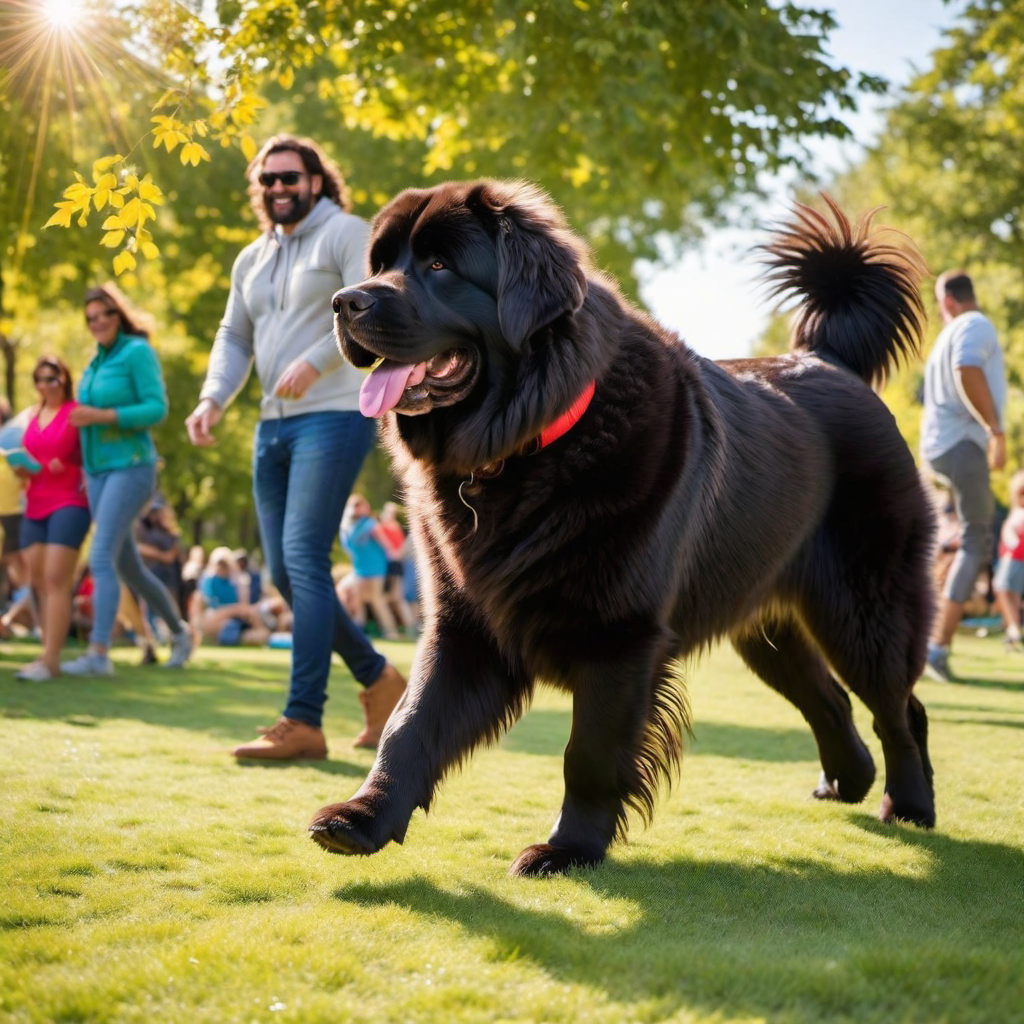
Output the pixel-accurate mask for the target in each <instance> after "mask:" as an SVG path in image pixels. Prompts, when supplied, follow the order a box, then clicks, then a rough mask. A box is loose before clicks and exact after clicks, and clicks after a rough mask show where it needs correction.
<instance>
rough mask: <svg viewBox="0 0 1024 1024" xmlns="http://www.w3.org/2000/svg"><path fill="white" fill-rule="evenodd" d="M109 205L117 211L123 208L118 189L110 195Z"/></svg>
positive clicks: (122, 198)
mask: <svg viewBox="0 0 1024 1024" xmlns="http://www.w3.org/2000/svg"><path fill="white" fill-rule="evenodd" d="M110 205H111V206H113V207H116V208H117V209H118V210H120V209H121V207H122V206H124V196H123V195H121V190H120V189H118V190H117V191H116V192H111V193H110Z"/></svg>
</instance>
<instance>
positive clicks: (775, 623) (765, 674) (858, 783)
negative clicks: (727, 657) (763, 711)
mask: <svg viewBox="0 0 1024 1024" xmlns="http://www.w3.org/2000/svg"><path fill="white" fill-rule="evenodd" d="M732 642H733V646H734V647H735V648H736V650H737V652H738V653H739V655H740V657H741V658H743V660H744V661H745V662H746V663H747V665H749V666H750V668H751V669H753V671H754V672H756V673H757V674H758V675H759V676H760V677H761V679H763V680H764V681H765V682H766V683H767V684H768V685H769V686H770V687H771V688H772V689H773V690H776V691H777V692H778V693H781V694H782V696H783V697H785V698H786V699H787V700H788V701H790V702H791V703H792V704H794V705H796V707H797V708H798V709H799V711H800V713H801V714H802V715H803V716H804V718H805V719H806V721H807V724H808V725H809V726H810V727H811V730H812V732H813V733H814V739H815V742H816V743H817V744H818V756H819V758H820V760H821V769H822V774H821V781H820V783H819V784H818V787H817V789H815V790H814V796H816V797H818V798H819V799H823V800H842V801H844V802H845V803H859V802H860V801H861V800H863V799H864V797H865V796H866V795H867V792H868V790H869V789H870V788H871V784H872V783H873V782H874V780H875V764H874V761H873V760H872V758H871V754H870V752H869V751H868V748H867V747H866V746H865V745H864V742H863V740H862V739H861V738H860V736H859V735H858V733H857V730H856V728H855V726H854V724H853V711H852V708H851V706H850V698H849V697H848V696H847V694H846V691H845V690H844V689H843V688H842V686H840V685H839V683H838V682H836V680H835V679H834V678H833V677H832V674H831V673H830V672H829V670H828V667H827V666H826V664H825V661H824V659H823V658H822V657H821V654H820V653H819V652H818V651H817V650H815V649H814V647H813V646H812V645H811V643H810V642H809V640H808V639H807V637H806V635H805V634H804V632H803V630H802V629H801V628H800V626H799V625H798V624H797V623H796V622H795V621H794V620H793V619H791V618H788V617H781V616H776V617H772V618H770V619H765V620H759V621H757V622H755V623H753V624H751V625H749V626H747V627H746V628H745V629H744V630H743V631H742V632H738V633H736V634H734V635H733V637H732Z"/></svg>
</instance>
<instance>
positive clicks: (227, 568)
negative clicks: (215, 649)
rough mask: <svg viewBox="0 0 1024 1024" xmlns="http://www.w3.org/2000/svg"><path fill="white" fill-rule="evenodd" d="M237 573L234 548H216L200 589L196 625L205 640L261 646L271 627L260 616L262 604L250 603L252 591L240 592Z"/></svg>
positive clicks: (194, 624)
mask: <svg viewBox="0 0 1024 1024" xmlns="http://www.w3.org/2000/svg"><path fill="white" fill-rule="evenodd" d="M237 575H238V566H237V565H236V564H235V560H234V557H233V556H232V554H231V549H230V548H226V547H219V548H214V550H213V552H212V553H211V554H210V561H209V566H208V569H207V571H206V572H205V573H204V574H203V578H202V579H201V580H200V581H199V588H198V590H197V591H196V595H195V600H194V602H193V614H194V620H193V623H192V624H193V626H194V627H195V628H196V629H198V630H199V632H200V633H201V634H202V637H203V639H204V640H207V641H209V642H211V643H216V644H219V645H220V646H221V647H237V646H238V645H239V644H244V645H245V646H247V647H260V646H262V645H263V644H265V643H266V642H267V639H268V638H269V636H270V630H269V629H267V627H266V626H265V625H264V624H263V621H262V619H261V618H260V610H259V607H258V606H257V605H253V604H250V603H249V600H248V594H245V595H242V594H239V591H238V583H237Z"/></svg>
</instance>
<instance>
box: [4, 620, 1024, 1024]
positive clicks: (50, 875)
mask: <svg viewBox="0 0 1024 1024" xmlns="http://www.w3.org/2000/svg"><path fill="white" fill-rule="evenodd" d="M384 649H385V650H386V652H387V653H388V655H389V656H390V657H391V658H393V660H395V662H396V663H397V664H399V665H400V666H402V667H405V668H407V667H408V664H409V661H410V659H411V656H412V647H411V646H410V645H403V644H395V645H387V644H385V645H384ZM33 651H34V649H33V648H32V647H31V646H28V645H13V646H12V645H4V646H3V647H0V655H2V656H0V707H2V708H3V716H4V717H3V718H0V725H2V728H3V741H2V745H0V768H2V779H3V785H2V789H0V844H2V845H0V1021H4V1022H46V1024H51V1022H108V1021H109V1022H129V1021H146V1022H147V1024H148V1022H152V1021H168V1022H175V1024H179V1022H181V1024H184V1022H205V1021H209V1022H218V1024H227V1022H236V1021H237V1022H242V1024H248V1022H280V1024H285V1022H295V1024H300V1022H301V1024H319V1022H323V1024H339V1022H348V1021H352V1022H368V1024H369V1022H387V1021H395V1022H410V1021H412V1022H461V1021H488V1022H491V1021H493V1022H517V1024H518V1022H565V1024H570V1022H571V1024H576V1022H581V1021H585V1022H590V1021H595V1022H607V1024H623V1022H633V1021H674V1022H701V1024H739V1022H744V1024H749V1022H753V1021H770V1022H773V1024H775V1022H779V1024H797V1022H800V1024H803V1022H806V1024H812V1022H813V1024H818V1022H821V1021H830V1022H831V1021H836V1022H851V1024H853V1022H856V1024H864V1022H875V1021H877V1022H880V1024H883V1022H884V1024H897V1022H908V1021H914V1022H922V1024H925V1022H927V1024H932V1022H935V1024H939V1022H950V1024H954V1022H956V1024H959V1022H964V1024H966V1022H971V1024H975V1022H977V1024H1012V1022H1014V1021H1024V980H1022V979H1024V849H1022V847H1024V802H1022V797H1021V786H1022V780H1024V728H1022V727H1024V658H1022V657H1020V656H1013V655H1004V654H1003V653H1002V649H1001V647H1000V644H999V642H998V641H997V640H991V639H989V640H978V639H975V638H970V637H969V638H962V639H958V644H957V651H956V666H955V667H956V668H957V669H958V670H959V671H960V672H962V673H963V674H964V675H966V676H968V677H970V678H971V680H972V681H971V682H970V683H969V684H955V685H940V684H937V683H930V682H927V681H925V682H922V683H921V684H920V685H919V688H918V689H919V694H920V696H921V698H922V699H923V700H924V702H925V704H926V705H927V707H928V710H929V714H930V718H931V725H932V733H931V735H932V741H931V742H932V755H933V759H934V762H935V773H936V786H937V803H938V814H939V820H938V826H937V828H936V829H935V830H934V831H933V832H930V833H929V832H924V831H921V830H919V829H916V828H914V827H910V826H883V825H880V824H879V823H878V822H877V821H876V820H875V817H874V815H875V812H876V810H877V806H878V803H879V799H880V796H881V779H880V778H879V781H877V782H876V784H875V786H874V788H873V789H872V791H871V793H870V795H869V797H868V799H867V801H865V803H864V804H863V805H859V806H856V807H848V806H845V805H838V804H822V803H818V802H816V801H813V800H812V799H810V797H809V794H810V791H811V789H812V788H813V786H814V784H815V783H816V781H817V776H818V767H817V760H816V755H815V747H814V742H813V740H812V739H811V736H810V733H809V731H808V730H807V729H806V727H805V726H804V724H803V722H802V720H801V719H800V717H799V715H798V714H797V712H796V711H795V710H793V709H792V708H791V707H790V706H789V705H788V704H786V703H785V702H784V701H783V700H782V699H781V698H779V697H777V696H776V695H775V694H773V693H772V692H770V691H769V690H768V689H767V688H766V687H765V686H763V685H762V684H761V683H760V682H758V681H757V680H756V679H755V678H754V677H753V676H751V675H750V674H749V672H747V671H746V670H745V669H744V668H743V666H742V665H741V663H740V662H739V660H738V659H737V658H736V657H735V655H734V654H733V653H732V652H731V651H730V650H728V649H721V650H719V651H716V652H715V653H714V654H713V655H712V656H711V657H710V658H709V659H707V660H706V661H705V662H703V663H702V664H700V665H698V666H696V667H694V668H692V669H690V671H689V673H688V674H689V693H690V701H691V706H692V713H693V721H694V732H695V739H694V740H693V741H692V742H691V743H690V744H689V749H688V753H687V756H686V759H685V761H684V765H683V770H682V775H681V778H680V781H679V782H678V784H677V785H676V786H675V788H674V790H673V792H672V793H671V794H666V795H665V797H664V798H663V799H662V801H661V802H660V805H659V808H658V813H657V817H656V819H655V822H654V824H653V825H652V826H651V827H650V828H649V829H647V830H644V829H643V828H642V827H641V826H640V825H639V824H636V825H635V826H634V828H633V830H632V833H631V840H630V842H629V843H628V844H626V845H618V846H616V847H613V849H612V853H611V856H610V857H609V859H608V861H606V863H605V864H604V865H602V866H601V867H599V868H598V869H596V870H593V871H588V872H578V873H576V874H573V875H571V876H569V877H565V878H557V879H549V880H512V879H509V878H508V877H507V876H506V869H507V867H508V865H509V863H510V862H511V860H512V859H513V858H514V857H515V855H516V854H517V853H518V851H519V850H520V849H521V848H522V847H523V846H525V845H526V844H527V843H530V842H535V841H538V840H541V839H543V838H545V837H546V836H547V834H548V831H549V829H550V827H551V824H552V822H553V819H554V816H555V814H556V812H557V809H558V805H559V803H560V800H561V794H562V785H561V751H562V748H563V747H564V745H565V742H566V739H567V737H568V730H569V723H570V710H569V702H568V701H567V700H566V699H565V698H563V697H562V696H560V695H557V694H555V693H553V692H551V691H548V690H541V691H540V692H539V694H538V699H537V701H536V703H535V706H534V708H533V710H531V711H530V712H529V714H528V715H527V716H526V717H525V718H524V719H523V721H522V722H520V723H519V725H518V726H517V727H516V728H515V729H514V730H513V731H512V732H511V733H510V734H509V736H508V737H507V738H506V739H505V740H504V741H503V742H502V743H501V744H500V745H499V746H498V747H495V748H492V749H487V750H482V751H479V752H478V753H477V754H476V756H475V757H474V759H473V761H472V762H471V764H470V765H469V767H468V768H467V769H466V770H464V771H463V772H461V773H458V774H456V775H454V776H453V777H452V778H450V779H449V780H448V782H447V783H446V784H445V786H444V787H443V788H442V790H441V791H440V794H439V796H438V798H437V800H436V803H435V806H434V809H433V810H432V812H431V813H430V815H429V816H424V815H423V814H422V813H417V815H416V816H415V818H414V820H413V823H412V826H411V827H410V829H409V833H408V836H407V838H406V842H405V845H404V846H402V847H399V846H395V845H391V846H389V847H387V848H386V849H385V850H384V851H382V852H381V853H379V854H377V855H376V856H374V857H370V858H341V857H334V856H331V855H329V854H325V853H324V852H323V851H321V850H319V849H318V848H317V847H315V846H314V845H313V844H312V843H311V842H310V841H309V840H308V838H307V837H306V831H305V829H306V824H307V822H308V820H309V818H310V816H311V814H312V813H313V812H314V811H315V810H316V809H317V808H318V807H319V806H320V805H321V804H323V803H325V802H328V801H334V800H339V799H344V798H346V797H348V796H350V795H351V794H352V793H353V792H354V791H355V789H356V788H357V787H358V785H359V783H360V782H361V780H362V778H363V776H364V774H365V772H366V770H367V769H368V768H369V766H370V764H371V760H372V755H371V754H370V753H368V752H357V751H354V750H352V749H351V747H350V746H348V744H349V742H350V740H351V737H352V736H354V735H355V733H356V731H357V726H358V722H359V706H358V703H357V700H356V686H355V684H354V682H353V681H352V679H351V678H350V677H349V676H348V675H347V673H346V672H345V671H344V669H343V668H341V667H336V668H335V670H334V677H333V679H332V683H331V700H330V702H329V705H328V709H329V710H328V717H327V722H326V727H327V732H328V737H329V740H330V742H331V758H330V760H327V761H324V762H316V763H307V764H302V765H298V766H287V767H240V766H238V765H236V764H235V763H234V761H233V759H232V758H231V757H230V756H229V754H228V751H229V750H230V748H231V747H232V746H233V745H234V744H235V743H237V742H239V741H241V740H243V739H246V738H248V737H250V736H252V735H253V729H254V727H255V726H256V725H260V724H269V723H270V722H272V721H273V720H274V717H275V716H276V714H277V713H278V710H279V707H280V704H281V700H282V696H283V680H284V679H285V677H286V672H287V658H286V655H284V654H282V653H279V652H263V651H260V652H249V651H245V652H224V651H214V650H210V649H206V648H204V649H202V650H200V651H199V653H198V655H197V657H196V659H195V664H194V666H193V667H191V668H189V669H188V670H186V671H184V672H179V673H174V672H168V671H163V670H161V669H159V668H148V669H140V668H135V667H132V665H131V664H130V662H129V661H128V660H121V661H119V663H118V674H117V676H116V678H114V679H105V680H97V681H72V680H59V681H55V682H52V683H47V684H21V683H16V682H14V681H13V678H12V672H11V670H12V669H13V668H15V667H17V664H19V663H21V662H23V661H25V660H27V659H28V657H29V656H30V655H31V654H32V653H33ZM117 653H118V654H120V653H121V652H117ZM123 657H124V658H125V659H130V660H131V661H134V660H135V659H136V658H137V655H136V653H135V652H127V651H126V652H124V653H123ZM856 715H857V721H858V724H859V726H860V728H861V730H862V733H863V735H864V737H865V739H866V740H867V742H868V743H869V745H870V746H871V749H872V751H873V753H874V754H875V756H876V760H878V761H879V762H880V753H879V748H878V743H877V740H876V739H875V737H874V735H873V734H872V732H871V728H870V722H869V719H868V716H867V714H866V711H865V709H864V708H863V706H862V705H859V704H856ZM880 774H881V773H880Z"/></svg>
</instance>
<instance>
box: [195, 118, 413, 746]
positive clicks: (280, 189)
mask: <svg viewBox="0 0 1024 1024" xmlns="http://www.w3.org/2000/svg"><path fill="white" fill-rule="evenodd" d="M248 176H249V198H250V201H251V203H252V207H253V210H254V211H255V213H256V218H257V220H258V221H259V223H260V227H261V228H262V229H263V232H262V234H261V235H260V237H259V238H258V239H256V241H254V242H252V243H251V244H250V245H248V246H247V247H246V248H245V249H243V250H242V252H241V253H240V255H239V256H238V259H237V260H236V261H235V265H234V268H233V270H232V272H231V291H230V294H229V295H228V303H227V309H226V311H225V314H224V318H223V319H222V320H221V324H220V328H219V330H218V331H217V335H216V338H215V339H214V343H213V349H212V351H211V353H210V363H209V368H208V370H207V374H206V380H205V382H204V384H203V387H202V390H201V391H200V397H199V404H198V405H197V406H196V408H195V410H194V411H193V412H192V414H191V415H190V416H189V417H188V419H187V420H186V421H185V423H186V426H187V428H188V434H189V439H190V440H191V442H192V443H193V444H195V445H200V446H207V445H212V444H214V443H215V441H214V436H213V430H214V428H215V427H216V425H217V423H218V422H219V421H220V419H221V417H222V416H223V414H224V409H225V408H226V407H227V405H228V404H229V403H230V402H231V401H232V400H233V399H234V397H235V396H236V395H237V394H238V392H239V391H240V390H241V388H242V386H243V385H244V384H245V381H246V380H247V378H248V376H249V373H250V371H251V369H252V366H253V364H255V366H256V373H257V375H258V377H259V380H260V385H261V388H262V401H261V407H260V422H259V425H258V427H257V429H256V439H255V453H254V458H253V493H254V497H255V501H256V512H257V516H258V518H259V524H260V534H261V537H262V541H263V554H264V558H265V560H266V563H267V566H268V568H269V570H270V574H271V578H272V579H273V581H274V584H275V586H276V587H277V588H278V590H280V592H281V594H282V596H283V597H284V598H285V600H286V601H287V602H288V603H289V605H291V608H292V612H293V614H294V620H295V622H294V628H293V634H292V670H291V679H290V686H289V695H288V701H287V703H286V705H285V709H284V713H283V715H282V716H281V717H280V718H279V719H278V721H277V722H276V723H275V725H274V726H272V727H271V728H270V729H266V730H263V736H262V737H261V738H260V739H258V740H255V741H254V742H251V743H246V744H243V745H242V746H240V747H238V748H237V749H236V750H235V752H234V753H235V756H236V757H240V758H269V759H273V760H290V759H293V758H323V757H326V756H327V744H326V740H325V738H324V734H323V730H322V726H321V722H322V715H323V706H324V702H325V700H326V698H327V677H328V674H329V672H330V665H331V652H332V650H334V651H336V652H337V653H338V654H339V655H341V657H342V659H343V660H344V662H345V663H346V665H347V666H348V668H349V670H350V671H351V672H352V674H353V675H354V676H355V678H356V679H357V680H358V681H359V682H360V683H361V684H362V685H363V687H364V689H363V691H362V692H361V693H360V701H361V703H362V705H363V710H364V713H365V719H366V721H365V727H364V729H363V731H362V733H360V735H359V736H358V737H357V738H356V740H355V745H356V746H360V747H375V746H376V745H377V741H378V739H379V738H380V734H381V732H382V730H383V728H384V724H385V722H386V721H387V718H388V715H389V714H390V713H391V710H392V708H393V707H394V706H395V704H396V703H397V702H398V699H399V697H400V696H401V694H402V692H403V690H404V689H405V681H404V680H403V679H402V677H401V676H400V675H399V673H398V672H397V671H396V670H395V668H394V667H393V666H392V665H390V664H389V663H388V662H387V661H386V659H385V658H384V657H383V656H382V655H381V654H379V653H378V652H377V651H376V650H374V648H373V646H372V645H371V644H370V642H369V641H368V640H367V639H366V636H365V635H364V634H363V632H362V630H361V629H360V628H359V627H358V626H356V625H355V624H354V623H353V622H352V620H351V619H350V618H349V617H348V615H347V614H346V613H345V611H344V609H343V608H342V607H341V604H340V602H339V601H338V598H337V595H336V594H335V591H334V584H333V581H332V579H331V574H330V570H331V563H330V551H331V547H332V545H333V543H334V538H335V536H336V535H337V532H338V524H339V523H340V521H341V516H342V512H343V511H344V508H345V502H346V501H347V500H348V495H349V491H350V490H351V489H352V485H353V484H354V483H355V479H356V476H357V475H358V473H359V470H360V468H361V466H362V464H363V459H364V458H365V456H366V453H367V452H368V451H369V449H370V446H371V444H372V443H373V440H374V425H373V421H371V420H367V419H365V418H364V417H363V416H362V414H361V413H360V412H359V386H360V384H361V382H362V375H361V374H360V373H358V371H355V370H353V368H352V367H351V366H349V365H348V364H347V363H346V362H345V361H344V359H343V358H342V356H341V352H340V351H339V349H338V346H337V344H336V342H335V339H334V316H333V310H332V309H331V299H332V297H333V295H334V293H335V292H336V291H337V290H338V289H339V288H343V287H345V286H346V285H350V284H355V283H357V282H359V281H361V280H363V278H364V277H365V276H366V244H367V239H368V235H369V228H368V225H367V224H366V222H365V221H363V220H361V219H360V218H358V217H354V216H353V215H352V214H350V213H348V212H347V208H348V200H347V195H346V188H345V184H344V181H343V179H342V177H341V173H340V172H339V171H338V169H337V167H336V166H335V165H334V164H333V162H332V161H330V160H329V159H328V157H327V156H326V155H325V154H324V153H323V152H322V151H321V150H320V148H319V147H318V146H317V145H316V143H314V142H312V141H311V140H309V139H295V138H292V137H290V136H275V137H273V138H271V139H270V140H269V141H268V142H267V143H266V144H265V145H264V146H263V148H262V150H261V151H260V152H259V153H258V154H257V156H256V157H255V159H254V160H253V161H252V163H251V164H250V165H249V169H248Z"/></svg>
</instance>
